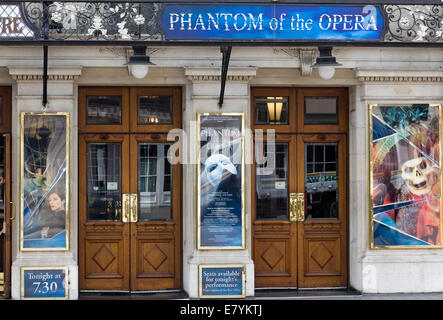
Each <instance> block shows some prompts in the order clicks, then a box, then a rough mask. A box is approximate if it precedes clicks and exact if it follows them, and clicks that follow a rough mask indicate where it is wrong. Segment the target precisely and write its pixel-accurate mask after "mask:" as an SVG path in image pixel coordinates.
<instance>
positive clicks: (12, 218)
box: [9, 201, 15, 221]
mask: <svg viewBox="0 0 443 320" xmlns="http://www.w3.org/2000/svg"><path fill="white" fill-rule="evenodd" d="M9 204H10V205H11V207H12V209H11V211H12V217H11V218H9V219H10V220H11V221H12V220H14V219H15V203H14V202H12V201H11V202H9Z"/></svg>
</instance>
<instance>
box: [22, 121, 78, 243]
mask: <svg viewBox="0 0 443 320" xmlns="http://www.w3.org/2000/svg"><path fill="white" fill-rule="evenodd" d="M67 123H68V114H67V113H47V114H32V113H22V133H21V140H22V147H23V153H22V160H21V168H22V169H21V170H22V181H21V186H22V205H21V208H22V214H23V216H22V219H21V220H20V221H21V233H22V234H21V237H22V242H21V249H22V250H38V249H59V250H64V249H67V247H68V233H67V229H66V226H67V219H68V218H67V213H68V207H69V206H68V203H67V201H68V198H67V196H68V194H67V189H68V188H67V186H68V176H67V170H68V156H67V138H66V137H67V129H68V127H67Z"/></svg>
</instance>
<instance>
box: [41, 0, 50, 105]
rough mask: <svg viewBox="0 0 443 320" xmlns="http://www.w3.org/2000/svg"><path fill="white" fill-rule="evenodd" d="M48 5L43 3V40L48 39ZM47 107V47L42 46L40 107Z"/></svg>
mask: <svg viewBox="0 0 443 320" xmlns="http://www.w3.org/2000/svg"><path fill="white" fill-rule="evenodd" d="M48 8H49V6H48V4H47V3H46V2H45V1H43V16H44V19H43V21H44V26H43V39H45V40H47V39H48V38H49V19H48V15H49V13H48ZM47 105H48V46H47V45H43V99H42V107H43V110H46V107H47Z"/></svg>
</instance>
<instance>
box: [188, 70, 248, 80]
mask: <svg viewBox="0 0 443 320" xmlns="http://www.w3.org/2000/svg"><path fill="white" fill-rule="evenodd" d="M255 75H256V68H232V67H231V68H229V69H228V75H227V76H226V80H227V81H235V82H249V81H251V80H252V79H253V78H254V77H255ZM185 76H186V77H187V79H188V80H190V81H192V82H206V81H221V70H220V69H219V68H186V69H185Z"/></svg>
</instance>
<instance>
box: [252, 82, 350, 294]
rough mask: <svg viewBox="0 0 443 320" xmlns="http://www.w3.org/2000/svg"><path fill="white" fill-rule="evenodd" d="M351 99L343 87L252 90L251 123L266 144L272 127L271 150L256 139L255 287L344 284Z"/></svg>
mask: <svg viewBox="0 0 443 320" xmlns="http://www.w3.org/2000/svg"><path fill="white" fill-rule="evenodd" d="M347 97H348V92H347V89H346V88H253V89H252V99H251V114H252V117H251V119H252V128H253V129H263V132H264V133H263V135H264V137H265V139H264V141H265V142H266V141H267V140H266V137H267V132H268V131H269V130H271V129H273V130H275V144H274V147H272V145H271V144H266V143H263V144H255V145H256V150H255V153H254V157H255V161H254V166H253V172H254V174H253V175H252V186H254V188H255V190H254V191H255V192H252V208H253V210H252V211H253V212H252V229H253V233H252V235H253V259H254V264H255V287H256V288H332V287H346V286H347V281H348V280H347V274H348V270H347V260H348V254H347V241H348V240H347V237H348V236H347V220H348V218H347V203H348V198H347V197H348V196H347V195H348V191H347V186H348V178H347V166H348V165H347V159H348V158H347V156H348V151H347V130H348V129H347V128H348V113H347V111H348V101H347ZM255 139H256V142H257V134H255ZM270 148H274V151H273V150H271V149H270ZM272 151H273V152H272ZM272 154H273V155H274V157H273V158H274V160H272Z"/></svg>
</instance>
